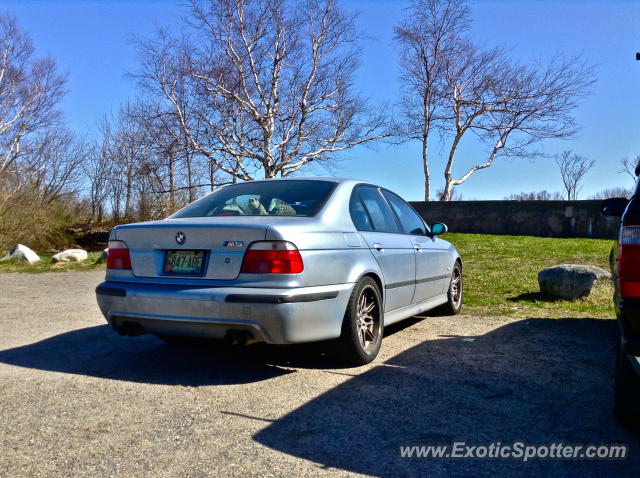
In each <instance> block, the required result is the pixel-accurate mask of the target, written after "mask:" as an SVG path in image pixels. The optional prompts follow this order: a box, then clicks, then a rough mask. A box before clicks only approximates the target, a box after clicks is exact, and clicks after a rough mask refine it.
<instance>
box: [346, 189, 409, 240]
mask: <svg viewBox="0 0 640 478" xmlns="http://www.w3.org/2000/svg"><path fill="white" fill-rule="evenodd" d="M354 195H358V196H360V198H361V199H362V204H363V205H364V208H365V210H366V211H367V213H368V216H369V218H370V220H371V224H372V225H373V230H374V231H377V232H400V231H398V226H397V224H396V221H395V218H394V217H393V212H392V211H391V209H390V208H389V205H388V204H387V201H385V200H384V198H383V197H382V194H380V191H378V190H377V189H376V188H374V187H372V186H360V187H358V188H356V189H355V191H354Z"/></svg>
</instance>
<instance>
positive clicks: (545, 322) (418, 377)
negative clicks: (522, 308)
mask: <svg viewBox="0 0 640 478" xmlns="http://www.w3.org/2000/svg"><path fill="white" fill-rule="evenodd" d="M615 341H616V329H615V322H614V321H611V320H595V319H525V320H522V321H519V322H513V323H510V324H508V325H505V326H503V327H500V328H498V329H495V330H493V331H491V332H489V333H487V334H485V335H481V336H464V337H460V336H443V337H441V338H440V339H438V340H431V341H426V342H423V343H421V344H419V345H417V346H415V347H413V348H411V349H408V350H406V351H405V352H403V353H401V354H399V355H397V356H395V357H393V358H392V359H390V360H388V361H387V362H384V363H380V364H378V365H377V366H375V367H374V368H372V369H370V370H369V371H367V372H366V373H363V374H360V375H357V376H355V377H354V378H351V379H349V380H347V381H346V382H344V383H343V384H342V385H340V386H338V387H336V388H334V389H332V390H330V391H329V392H327V393H325V394H323V395H321V396H319V397H317V398H315V399H314V400H312V401H310V402H308V403H306V404H305V405H303V406H302V407H300V408H298V409H296V410H295V411H293V412H291V413H289V414H288V415H286V416H284V417H282V418H281V419H278V420H276V421H275V422H273V423H271V424H269V425H267V426H266V428H264V429H263V430H262V431H260V432H258V433H257V434H256V435H254V439H255V440H256V441H257V442H259V443H261V444H263V445H266V446H268V447H270V448H272V449H275V450H278V451H281V452H284V453H287V454H290V455H293V456H296V457H300V458H303V459H306V460H311V461H313V462H316V463H318V464H320V465H321V466H322V467H324V468H339V469H343V470H347V471H348V472H353V473H362V474H366V475H371V476H379V477H398V476H434V475H435V476H439V475H447V476H470V475H473V476H483V475H488V476H505V475H509V476H594V477H595V476H602V475H604V476H631V475H633V474H635V473H637V470H638V466H639V465H640V456H639V451H640V450H639V443H638V436H637V435H636V434H634V433H631V432H629V431H627V430H625V429H623V428H621V427H620V426H619V424H618V423H617V421H616V420H615V418H614V417H613V414H612V388H613V366H614V348H615ZM519 440H521V441H523V442H525V443H527V444H532V445H544V444H551V443H558V442H562V443H564V444H584V445H587V444H612V443H622V444H627V445H628V446H629V447H630V452H629V457H628V458H627V459H625V460H616V461H612V460H564V461H562V460H532V461H529V462H527V463H522V462H521V461H518V460H515V459H510V460H509V459H501V460H478V459H475V460H471V459H438V460H436V459H402V458H400V457H399V451H398V450H399V448H398V447H399V446H401V445H417V444H425V445H444V444H451V443H452V442H454V441H464V442H466V443H467V444H469V445H489V444H490V442H494V441H499V442H501V443H502V444H510V443H513V442H516V441H519Z"/></svg>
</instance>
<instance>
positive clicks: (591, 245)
mask: <svg viewBox="0 0 640 478" xmlns="http://www.w3.org/2000/svg"><path fill="white" fill-rule="evenodd" d="M442 237H443V239H445V240H447V241H450V242H451V243H453V244H454V245H455V246H456V247H457V248H458V251H459V252H460V255H461V256H462V263H463V273H464V286H465V291H464V293H465V295H464V301H463V310H462V311H463V313H465V314H472V315H513V316H516V317H558V318H559V317H595V318H607V317H611V318H613V317H615V313H614V310H613V303H612V300H611V295H612V290H613V288H612V285H611V283H610V282H607V283H605V284H600V285H599V286H598V287H597V288H596V289H594V291H593V292H592V295H591V297H589V298H587V299H578V300H574V301H568V300H553V299H550V298H548V297H545V296H543V295H542V294H540V289H539V287H538V272H539V271H540V270H542V269H544V268H545V267H551V266H555V265H558V264H567V263H572V264H587V265H594V266H599V267H602V268H603V269H605V270H609V252H610V250H611V245H612V243H613V241H610V240H603V239H551V238H540V237H529V236H492V235H486V234H453V233H450V234H445V235H444V236H442Z"/></svg>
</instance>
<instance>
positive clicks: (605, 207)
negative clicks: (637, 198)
mask: <svg viewBox="0 0 640 478" xmlns="http://www.w3.org/2000/svg"><path fill="white" fill-rule="evenodd" d="M627 204H629V200H628V199H627V198H609V199H605V200H604V201H602V206H601V207H600V212H601V213H602V215H603V216H615V217H620V216H622V213H623V212H624V210H625V209H626V208H627Z"/></svg>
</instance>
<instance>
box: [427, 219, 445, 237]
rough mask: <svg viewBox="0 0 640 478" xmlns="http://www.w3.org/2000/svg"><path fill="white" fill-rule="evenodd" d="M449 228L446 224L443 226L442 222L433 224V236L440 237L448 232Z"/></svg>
mask: <svg viewBox="0 0 640 478" xmlns="http://www.w3.org/2000/svg"><path fill="white" fill-rule="evenodd" d="M448 230H449V228H448V227H447V225H446V224H442V223H441V222H434V223H433V224H431V234H433V235H434V236H439V235H440V234H444V233H445V232H447V231H448Z"/></svg>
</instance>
